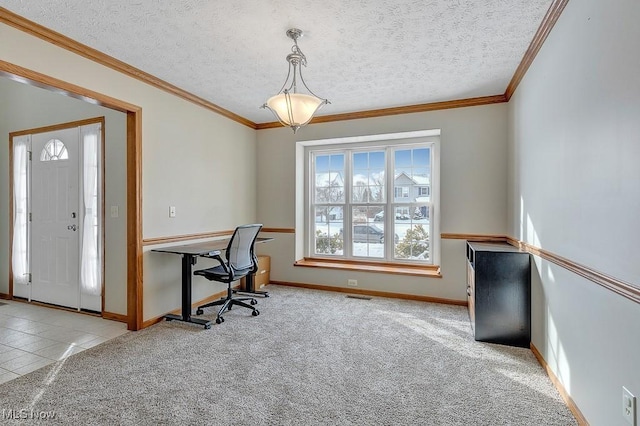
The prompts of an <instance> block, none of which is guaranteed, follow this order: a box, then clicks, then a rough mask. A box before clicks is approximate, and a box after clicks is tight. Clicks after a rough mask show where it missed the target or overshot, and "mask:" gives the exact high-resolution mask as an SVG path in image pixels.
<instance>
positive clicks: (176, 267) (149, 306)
mask: <svg viewBox="0 0 640 426" xmlns="http://www.w3.org/2000/svg"><path fill="white" fill-rule="evenodd" d="M0 40H2V43H0V59H2V60H4V61H7V62H10V63H12V64H15V65H19V66H22V67H24V68H27V69H30V70H33V71H37V72H40V73H42V74H45V75H47V76H51V77H54V78H57V79H60V80H63V81H65V82H69V83H72V84H75V85H77V86H80V87H83V88H85V89H89V90H93V91H96V92H98V93H101V94H103V95H108V96H110V97H112V98H115V99H119V100H121V101H125V102H128V103H130V104H133V105H136V106H139V107H141V108H142V194H141V198H142V232H143V238H147V239H148V238H158V237H172V236H177V235H185V234H194V233H205V232H214V231H226V230H230V229H233V228H234V227H235V226H236V225H237V224H239V223H248V222H253V221H255V219H256V188H255V186H256V185H255V182H256V131H255V130H254V129H251V128H248V127H246V126H244V125H242V124H239V123H236V122H234V121H231V120H229V119H227V118H225V117H223V116H221V115H219V114H216V113H214V112H212V111H210V110H207V109H205V108H202V107H200V106H198V105H195V104H193V103H191V102H188V101H186V100H184V99H181V98H178V97H176V96H174V95H171V94H169V93H167V92H165V91H163V90H160V89H156V88H154V87H152V86H150V85H148V84H145V83H142V82H140V81H139V80H137V79H134V78H131V77H127V76H126V75H124V74H121V73H119V72H117V71H114V70H112V69H110V68H107V67H104V66H102V65H99V64H97V63H95V62H93V61H90V60H88V59H85V58H83V57H80V56H78V55H75V54H73V53H71V52H69V51H67V50H64V49H61V48H59V47H57V46H55V45H53V44H50V43H47V42H44V41H42V40H40V39H37V38H35V37H33V36H30V35H28V34H26V33H23V32H21V31H19V30H17V29H15V28H12V27H10V26H7V25H4V24H0ZM3 102H4V100H3ZM5 163H6V161H5ZM119 167H121V168H120V169H119V173H118V177H119V178H120V179H121V182H124V181H125V179H126V171H125V167H124V163H119ZM5 187H6V185H5ZM4 190H5V191H6V188H5V189H4ZM108 202H109V201H108ZM117 203H118V204H120V205H123V203H124V201H123V202H122V203H120V202H119V201H118V202H117ZM114 204H115V203H114ZM169 206H175V207H176V213H177V214H176V217H175V218H169ZM123 214H124V210H123ZM123 218H124V216H123ZM0 220H1V219H0ZM5 223H6V220H5ZM5 226H6V225H5ZM151 248H153V246H151V245H146V246H145V247H144V254H143V281H144V282H143V296H144V299H143V319H144V320H148V319H151V318H155V317H157V316H160V315H162V314H164V313H166V312H168V311H170V310H173V309H177V308H179V307H180V284H179V283H180V273H181V268H180V258H179V257H178V256H175V255H163V254H158V253H151V252H149V250H150V249H151ZM113 250H114V253H116V252H119V253H122V255H124V253H126V247H125V245H124V244H122V246H120V247H116V248H113ZM198 266H200V265H198ZM125 280H126V276H125V277H124V279H123V280H122V283H121V285H122V286H123V287H122V288H126V282H125ZM205 281H206V280H204V279H196V280H194V284H195V286H194V300H197V299H200V298H204V297H207V296H208V295H211V294H212V293H215V292H217V291H219V290H220V289H221V286H215V285H212V284H210V283H208V282H205ZM107 295H108V293H107ZM115 299H117V306H116V305H113V308H112V309H113V310H114V311H115V312H117V313H126V293H123V294H118V295H117V297H116V298H115ZM114 303H116V302H114Z"/></svg>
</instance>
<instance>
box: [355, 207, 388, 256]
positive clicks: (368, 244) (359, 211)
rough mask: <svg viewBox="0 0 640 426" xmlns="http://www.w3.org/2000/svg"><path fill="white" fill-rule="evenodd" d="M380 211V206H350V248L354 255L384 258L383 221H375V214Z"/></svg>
mask: <svg viewBox="0 0 640 426" xmlns="http://www.w3.org/2000/svg"><path fill="white" fill-rule="evenodd" d="M381 211H383V210H382V206H358V207H353V208H352V211H351V212H352V213H351V222H352V223H353V227H352V228H351V240H352V248H351V250H352V252H353V255H354V256H357V257H373V258H384V239H385V233H384V223H380V222H375V217H376V215H377V214H379V213H380V212H381ZM374 222H375V223H374Z"/></svg>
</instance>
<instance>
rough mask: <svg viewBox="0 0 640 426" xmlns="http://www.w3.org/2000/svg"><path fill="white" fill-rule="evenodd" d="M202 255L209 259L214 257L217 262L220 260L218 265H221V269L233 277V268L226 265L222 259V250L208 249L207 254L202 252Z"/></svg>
mask: <svg viewBox="0 0 640 426" xmlns="http://www.w3.org/2000/svg"><path fill="white" fill-rule="evenodd" d="M202 257H206V258H209V259H215V260H217V261H218V262H220V265H221V266H222V269H224V271H225V272H226V273H227V274H229V275H230V276H232V277H233V270H232V268H229V265H227V262H225V261H224V259H222V252H221V251H220V250H213V251H210V252H209V253H207V254H203V255H202Z"/></svg>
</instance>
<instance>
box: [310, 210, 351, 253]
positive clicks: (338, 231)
mask: <svg viewBox="0 0 640 426" xmlns="http://www.w3.org/2000/svg"><path fill="white" fill-rule="evenodd" d="M343 213H344V212H343V208H342V207H337V206H324V207H316V209H315V218H316V220H315V223H314V229H313V231H314V232H313V234H314V236H315V244H314V247H315V254H323V255H326V254H335V255H342V253H343V249H342V247H343V245H342V229H343V228H344V218H343Z"/></svg>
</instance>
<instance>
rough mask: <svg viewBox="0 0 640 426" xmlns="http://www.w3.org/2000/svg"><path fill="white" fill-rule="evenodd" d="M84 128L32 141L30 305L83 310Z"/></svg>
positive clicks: (65, 130) (68, 130) (44, 136)
mask: <svg viewBox="0 0 640 426" xmlns="http://www.w3.org/2000/svg"><path fill="white" fill-rule="evenodd" d="M79 140H80V131H79V128H77V127H76V128H71V129H63V130H57V131H52V132H47V133H39V134H34V135H33V136H32V162H31V202H32V205H31V213H32V218H31V220H32V222H31V273H32V288H31V299H32V300H36V301H40V302H45V303H53V304H56V305H61V306H67V307H71V308H78V307H79V294H80V292H79V291H80V286H79V258H80V256H79V241H80V237H79V236H80V230H79V216H80V212H79V167H80V158H79Z"/></svg>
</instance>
